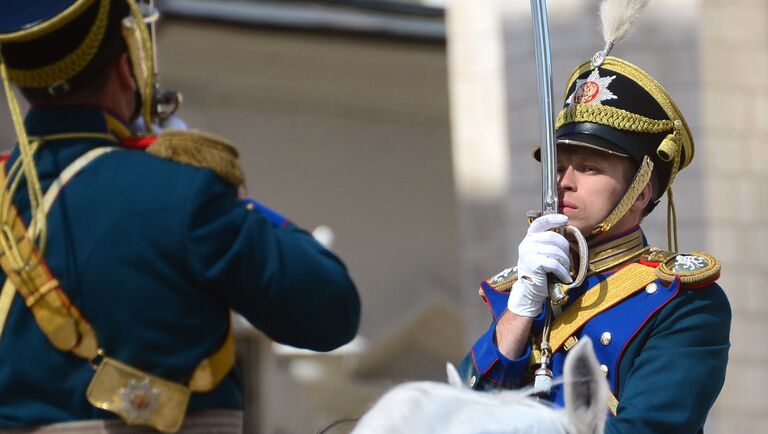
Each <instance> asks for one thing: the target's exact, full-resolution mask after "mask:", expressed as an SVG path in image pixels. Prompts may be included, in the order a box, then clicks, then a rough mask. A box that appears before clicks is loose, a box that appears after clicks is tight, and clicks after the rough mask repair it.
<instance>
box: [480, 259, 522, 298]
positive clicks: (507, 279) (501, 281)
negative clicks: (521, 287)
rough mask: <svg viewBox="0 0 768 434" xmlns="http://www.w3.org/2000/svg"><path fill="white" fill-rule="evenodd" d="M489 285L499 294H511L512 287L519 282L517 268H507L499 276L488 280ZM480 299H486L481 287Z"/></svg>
mask: <svg viewBox="0 0 768 434" xmlns="http://www.w3.org/2000/svg"><path fill="white" fill-rule="evenodd" d="M487 282H488V284H489V285H491V286H492V287H493V289H495V290H496V291H499V292H509V291H510V290H512V285H513V284H514V283H515V282H517V267H512V268H505V269H503V270H501V271H500V272H499V273H498V274H496V275H495V276H493V277H491V278H490V279H488V280H487ZM478 293H479V294H480V297H483V298H485V291H483V288H482V287H481V288H480V289H479V290H478Z"/></svg>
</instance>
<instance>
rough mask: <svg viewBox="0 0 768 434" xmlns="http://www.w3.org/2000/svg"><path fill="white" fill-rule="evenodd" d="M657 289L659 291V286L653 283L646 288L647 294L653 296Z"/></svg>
mask: <svg viewBox="0 0 768 434" xmlns="http://www.w3.org/2000/svg"><path fill="white" fill-rule="evenodd" d="M657 289H659V286H658V285H656V282H651V283H649V284H648V286H646V287H645V292H647V293H648V294H653V293H654V292H656V290H657Z"/></svg>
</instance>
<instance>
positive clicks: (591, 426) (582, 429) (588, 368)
mask: <svg viewBox="0 0 768 434" xmlns="http://www.w3.org/2000/svg"><path fill="white" fill-rule="evenodd" d="M564 370H565V374H564V379H563V383H564V387H565V401H566V408H565V409H558V408H555V407H554V406H553V405H551V404H549V403H543V402H540V401H537V400H536V399H535V398H533V397H532V396H531V390H530V389H528V390H522V391H521V390H507V391H500V392H476V391H473V390H471V389H469V388H467V387H465V386H463V385H462V383H461V380H460V379H459V374H458V372H456V368H454V367H453V365H451V364H448V382H449V384H443V383H434V382H427V381H422V382H411V383H404V384H401V385H399V386H396V387H394V388H393V389H391V390H390V391H389V392H387V393H386V394H384V395H383V396H382V397H381V398H380V399H379V400H378V401H377V402H376V403H375V404H374V406H373V407H372V408H371V409H370V410H369V411H368V412H367V413H366V414H365V415H363V417H362V418H361V419H360V422H359V423H358V424H357V426H356V427H355V429H354V430H353V431H352V434H399V433H408V434H431V433H439V434H480V433H483V434H516V433H526V434H539V433H541V434H544V433H546V434H602V433H603V429H604V425H605V420H606V412H607V408H608V407H607V405H608V390H609V389H608V382H607V381H606V380H605V377H604V375H603V373H602V371H601V370H600V367H599V366H598V362H597V358H596V357H595V353H594V350H593V349H592V343H591V342H590V341H589V338H583V339H582V340H581V341H580V342H579V343H578V344H577V345H576V346H574V347H573V348H572V349H571V350H570V351H569V354H568V357H567V358H566V361H565V368H564Z"/></svg>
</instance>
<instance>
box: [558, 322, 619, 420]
mask: <svg viewBox="0 0 768 434" xmlns="http://www.w3.org/2000/svg"><path fill="white" fill-rule="evenodd" d="M563 370H564V377H565V378H564V383H565V408H566V411H567V413H568V420H569V421H570V423H571V424H572V425H573V427H574V428H575V430H576V433H578V434H602V433H603V430H604V429H605V419H606V412H607V411H608V390H609V389H608V382H607V381H606V380H605V376H604V375H603V372H602V371H601V370H600V365H599V363H598V361H597V357H595V350H594V349H593V348H592V340H591V339H589V337H588V336H585V337H583V338H582V339H581V340H580V341H579V343H578V344H576V346H574V347H573V348H572V349H571V350H570V351H569V352H568V356H566V358H565V367H564V369H563Z"/></svg>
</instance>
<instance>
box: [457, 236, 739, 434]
mask: <svg viewBox="0 0 768 434" xmlns="http://www.w3.org/2000/svg"><path fill="white" fill-rule="evenodd" d="M637 231H638V232H639V231H640V229H639V228H638V229H637ZM629 236H630V235H627V237H629ZM642 240H643V245H645V239H644V237H643V238H642ZM609 242H612V243H613V244H614V245H615V244H616V242H617V241H616V240H610V241H609ZM592 248H593V249H599V246H592ZM637 261H638V258H634V259H633V260H631V261H626V262H623V263H619V264H616V267H613V268H611V269H610V270H606V271H602V272H598V273H594V274H593V275H591V276H589V277H588V279H587V280H586V281H585V282H584V284H583V285H581V286H580V287H578V288H573V289H572V290H570V292H569V295H570V297H569V302H568V304H567V305H566V307H565V308H564V310H563V312H567V311H568V309H569V308H571V307H572V306H573V304H574V302H575V301H576V300H577V299H579V297H581V296H583V295H584V294H585V293H587V292H588V291H606V293H610V291H611V287H610V286H608V287H607V288H606V287H605V286H606V283H605V282H607V279H608V278H609V277H610V276H611V275H613V274H614V273H617V272H619V271H620V270H621V269H622V268H624V267H626V266H627V265H629V264H630V263H637ZM647 266H651V267H652V266H653V264H647ZM689 286H690V287H689ZM693 286H695V287H693ZM482 287H483V289H484V294H485V296H486V299H487V302H488V305H489V307H490V309H491V312H492V314H493V317H494V321H493V322H492V324H491V326H490V328H489V329H488V331H487V332H486V333H485V334H484V335H482V336H481V337H480V338H479V339H478V340H477V342H476V343H475V344H474V345H473V347H472V349H471V351H470V353H469V354H468V355H467V357H466V358H465V359H464V361H463V362H462V365H461V368H460V372H461V374H462V376H463V378H464V379H465V381H466V382H467V383H468V384H470V385H471V386H472V387H474V388H475V389H479V390H492V389H497V388H518V387H521V386H525V385H528V384H530V383H531V379H532V375H531V371H532V369H535V367H532V366H531V363H530V359H531V354H532V350H533V348H532V344H530V343H529V344H528V346H527V347H526V350H525V351H524V353H523V355H522V356H521V357H520V358H518V359H515V360H511V359H508V358H507V357H505V356H504V355H503V354H502V353H501V352H500V351H499V349H498V347H497V346H496V343H495V328H496V320H498V318H499V317H500V316H501V315H502V314H503V313H504V312H505V310H506V304H507V298H508V296H509V293H508V292H506V293H505V292H501V291H496V290H495V289H494V287H493V286H492V285H491V284H490V283H489V282H487V281H486V282H483V283H482ZM647 288H651V289H649V290H643V289H642V287H641V288H638V289H639V291H636V292H634V294H633V295H631V296H629V297H627V298H625V299H624V300H623V301H621V302H620V303H618V304H616V305H614V306H613V307H611V308H608V309H607V310H605V311H603V312H602V313H599V314H598V315H596V316H594V317H592V318H591V319H590V320H589V321H588V322H586V324H584V325H583V327H581V328H580V329H578V330H577V331H576V332H575V333H574V335H573V336H575V337H576V338H578V339H580V338H582V337H583V336H589V337H590V338H591V340H592V343H593V346H594V349H595V353H596V355H597V357H598V360H599V361H600V363H601V364H602V365H603V369H604V370H605V371H606V376H607V379H608V381H609V384H610V386H611V391H612V393H613V394H614V396H616V398H618V401H619V405H618V409H617V415H616V416H615V417H610V415H609V419H608V421H607V423H606V429H605V432H606V433H608V434H619V433H625V434H630V433H631V434H645V433H648V434H651V433H654V434H656V433H683V434H684V433H691V434H692V433H697V432H702V428H703V426H704V422H705V420H706V417H707V413H708V412H709V409H710V408H711V407H712V405H713V404H714V402H715V399H716V398H717V395H718V394H719V392H720V389H721V388H722V386H723V382H724V380H725V371H726V365H727V362H728V349H729V347H730V342H729V333H730V322H731V310H730V305H729V303H728V299H727V297H726V296H725V293H724V292H723V290H722V289H721V288H720V286H718V285H717V284H716V283H714V282H704V284H703V285H684V284H682V283H681V281H680V279H679V278H676V279H674V280H672V281H671V282H669V281H664V280H661V279H657V280H655V281H653V282H651V283H650V284H649V286H648V287H647ZM544 315H545V312H542V314H541V315H539V317H537V318H536V319H535V320H534V325H533V328H532V335H533V336H540V335H541V330H542V327H543V324H544ZM606 333H609V335H606ZM606 336H609V338H608V339H605V337H606ZM601 338H603V339H602V342H601ZM565 357H567V351H566V350H565V349H564V348H561V349H560V350H559V351H557V352H555V354H554V355H553V358H552V367H551V369H552V371H553V374H554V376H556V377H557V376H561V375H562V374H563V364H564V360H565ZM563 395H564V393H563V390H562V387H559V386H556V387H554V388H553V389H552V393H551V395H550V399H551V400H552V401H554V402H555V403H556V404H557V405H560V406H562V405H563Z"/></svg>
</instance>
